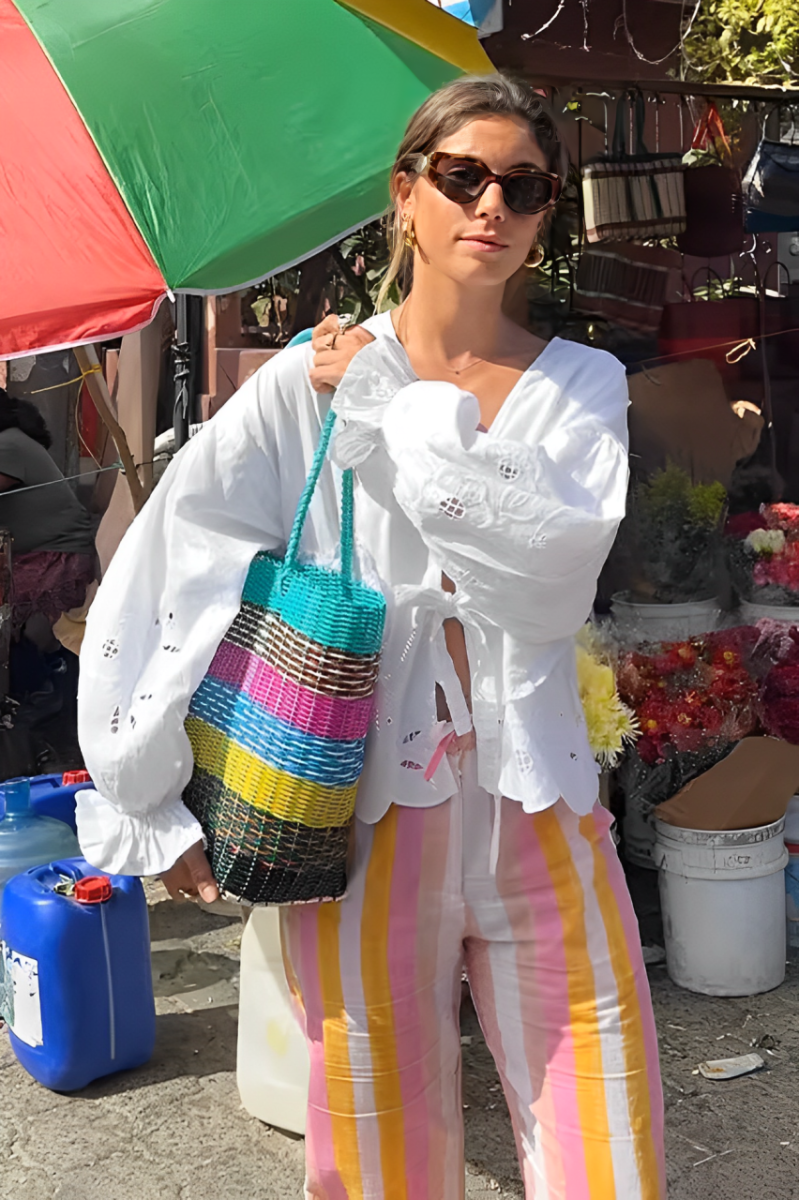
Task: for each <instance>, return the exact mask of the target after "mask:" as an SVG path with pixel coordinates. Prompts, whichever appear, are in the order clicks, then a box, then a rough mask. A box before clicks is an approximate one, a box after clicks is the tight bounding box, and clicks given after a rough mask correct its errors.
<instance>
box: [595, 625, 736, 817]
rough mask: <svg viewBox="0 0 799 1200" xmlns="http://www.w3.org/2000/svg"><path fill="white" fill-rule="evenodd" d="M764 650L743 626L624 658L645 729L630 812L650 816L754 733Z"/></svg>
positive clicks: (631, 760)
mask: <svg viewBox="0 0 799 1200" xmlns="http://www.w3.org/2000/svg"><path fill="white" fill-rule="evenodd" d="M759 642H760V635H759V632H758V630H757V629H756V628H753V627H751V626H737V627H735V628H732V629H725V630H719V631H718V632H715V633H709V634H705V635H704V636H702V637H695V638H689V639H686V640H685V641H680V642H664V643H660V644H657V645H651V646H649V647H646V648H639V649H634V650H630V651H628V652H627V653H626V654H624V655H623V657H622V659H621V662H620V664H619V668H618V674H617V684H618V689H619V695H620V697H621V699H622V701H623V702H624V703H625V704H627V705H628V706H629V707H630V708H631V709H632V710H633V712H634V713H635V716H636V719H637V721H638V724H639V726H640V729H641V736H640V738H639V739H638V742H637V744H636V747H635V749H634V750H632V751H631V752H630V753H629V754H628V756H627V759H626V761H625V763H624V765H623V767H622V771H621V777H620V783H621V786H622V789H623V791H624V793H625V797H626V801H627V804H628V806H629V805H631V804H632V805H635V806H636V807H638V808H640V809H641V810H642V811H644V812H649V811H651V810H652V808H654V807H655V806H656V805H657V804H660V803H662V802H663V801H664V800H668V799H670V798H671V797H672V796H674V795H675V794H676V793H677V792H678V791H680V789H681V788H683V787H684V786H685V785H686V784H687V783H689V782H690V781H691V780H692V779H695V778H696V777H697V776H698V775H701V774H703V773H704V772H705V771H708V770H710V768H711V767H713V766H715V764H716V763H717V762H720V761H721V759H722V758H724V757H726V755H727V754H729V753H730V751H731V750H732V749H733V747H734V746H735V745H736V744H737V743H738V742H739V741H740V740H741V738H743V737H746V736H747V735H748V734H751V733H753V732H754V731H755V729H756V728H757V726H758V718H759V695H760V688H759V682H758V676H757V673H756V672H755V671H754V670H753V666H752V664H753V656H754V654H755V650H756V648H757V646H758V644H759Z"/></svg>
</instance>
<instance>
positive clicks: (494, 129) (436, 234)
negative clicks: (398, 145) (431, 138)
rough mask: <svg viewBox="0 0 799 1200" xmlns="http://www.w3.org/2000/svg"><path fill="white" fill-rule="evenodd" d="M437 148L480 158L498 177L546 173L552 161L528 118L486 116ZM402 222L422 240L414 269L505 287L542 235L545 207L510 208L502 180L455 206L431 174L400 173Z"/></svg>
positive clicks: (459, 131)
mask: <svg viewBox="0 0 799 1200" xmlns="http://www.w3.org/2000/svg"><path fill="white" fill-rule="evenodd" d="M436 150H440V151H444V152H446V153H447V154H457V155H460V154H464V155H467V156H468V157H469V158H478V159H480V161H481V162H483V163H485V165H486V166H487V167H488V169H489V170H490V171H492V172H494V173H496V174H497V175H504V174H505V173H506V172H507V171H510V170H512V169H513V168H514V167H520V166H532V167H535V168H536V169H537V170H540V171H549V169H550V168H549V166H548V164H547V160H546V158H545V157H544V154H543V152H542V151H541V148H540V146H539V145H538V143H537V142H536V140H535V138H534V136H533V135H532V133H531V132H530V129H529V127H528V126H527V124H526V123H525V122H524V121H521V120H517V119H516V118H513V117H485V118H480V119H479V120H476V121H471V122H470V123H469V124H468V125H464V126H463V128H462V129H459V130H458V132H457V133H453V134H451V135H450V136H449V137H446V138H443V139H442V141H441V143H440V145H438V146H436ZM397 182H398V185H399V186H398V190H397V202H398V204H399V206H400V211H401V213H402V216H403V220H405V219H412V220H413V229H414V233H415V235H416V240H417V243H418V251H417V256H416V267H417V269H418V268H419V259H420V258H421V260H422V263H424V267H425V268H429V269H432V270H433V271H436V272H440V273H441V274H443V275H446V276H448V277H449V278H450V279H452V280H454V281H456V282H458V283H463V284H467V285H477V286H491V285H493V286H497V285H500V284H504V283H505V281H506V280H508V279H510V277H511V275H513V274H514V273H515V272H516V271H518V269H519V268H520V267H521V265H522V263H523V262H524V260H525V259H526V258H527V257H528V255H529V253H530V248H531V247H532V245H533V243H534V242H535V241H536V239H537V237H538V233H539V230H540V229H541V225H542V223H543V221H544V219H545V217H546V210H545V211H544V212H541V213H535V214H534V215H533V216H524V215H523V214H521V213H516V212H514V211H513V210H512V209H510V208H508V206H507V204H506V203H505V199H504V197H503V195H502V189H501V187H500V186H499V184H498V183H489V185H488V187H487V188H486V190H485V191H484V192H483V194H482V196H479V197H478V198H477V199H476V200H474V201H472V203H470V204H467V205H460V204H456V203H455V202H454V201H453V200H448V199H447V197H446V196H444V195H442V193H441V192H439V191H438V189H437V188H436V187H435V185H434V184H433V183H431V181H430V180H429V179H428V178H427V177H426V176H422V177H420V178H415V177H412V178H411V179H409V178H408V176H407V175H405V174H404V172H403V173H401V174H400V175H399V176H398V177H397Z"/></svg>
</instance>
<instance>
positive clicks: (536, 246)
mask: <svg viewBox="0 0 799 1200" xmlns="http://www.w3.org/2000/svg"><path fill="white" fill-rule="evenodd" d="M533 256H535V257H533ZM545 258H546V250H545V249H544V247H543V246H542V245H541V243H540V242H533V244H532V246H531V247H530V253H529V254H528V255H527V258H526V259H525V260H524V265H525V266H526V267H529V268H530V270H531V271H534V270H535V269H536V267H540V266H541V263H542V262H543V261H544V259H545Z"/></svg>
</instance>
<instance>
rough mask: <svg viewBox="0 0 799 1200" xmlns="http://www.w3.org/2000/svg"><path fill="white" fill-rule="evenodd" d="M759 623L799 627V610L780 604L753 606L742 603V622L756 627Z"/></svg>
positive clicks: (744, 601) (743, 601)
mask: <svg viewBox="0 0 799 1200" xmlns="http://www.w3.org/2000/svg"><path fill="white" fill-rule="evenodd" d="M757 621H784V623H785V624H786V625H799V608H785V607H783V606H782V605H779V604H751V603H750V602H749V601H748V600H742V601H741V622H742V624H744V625H754V624H755V623H756V622H757Z"/></svg>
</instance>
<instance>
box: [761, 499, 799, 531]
mask: <svg viewBox="0 0 799 1200" xmlns="http://www.w3.org/2000/svg"><path fill="white" fill-rule="evenodd" d="M761 512H762V514H763V517H764V519H765V522H766V528H767V529H781V530H782V531H783V533H784V534H785V535H786V536H787V537H788V538H790V539H791V540H793V539H795V538H799V505H798V504H764V505H763V507H762V509H761Z"/></svg>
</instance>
